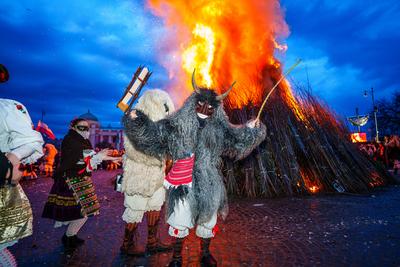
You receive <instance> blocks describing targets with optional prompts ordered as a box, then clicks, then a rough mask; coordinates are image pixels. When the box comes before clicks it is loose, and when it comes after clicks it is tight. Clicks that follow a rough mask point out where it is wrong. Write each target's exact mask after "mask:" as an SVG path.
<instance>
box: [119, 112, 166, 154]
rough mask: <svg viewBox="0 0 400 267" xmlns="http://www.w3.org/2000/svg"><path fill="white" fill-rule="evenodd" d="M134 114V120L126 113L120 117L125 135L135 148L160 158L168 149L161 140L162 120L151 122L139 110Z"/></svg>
mask: <svg viewBox="0 0 400 267" xmlns="http://www.w3.org/2000/svg"><path fill="white" fill-rule="evenodd" d="M136 114H137V116H138V117H137V118H136V119H134V120H133V119H132V118H131V117H130V116H129V115H128V114H125V115H124V116H123V117H122V124H123V126H124V128H125V135H126V136H127V137H128V139H129V141H130V142H131V143H132V144H133V145H134V147H135V148H136V149H137V150H139V151H141V152H143V153H145V154H148V155H150V156H153V157H157V158H161V157H162V156H163V155H164V154H165V153H166V152H167V150H168V147H167V142H164V141H163V139H164V138H163V137H164V136H163V133H165V131H162V126H163V125H162V124H163V120H161V121H158V122H153V121H151V120H150V119H149V118H148V117H147V115H146V114H144V113H143V112H141V111H140V110H136Z"/></svg>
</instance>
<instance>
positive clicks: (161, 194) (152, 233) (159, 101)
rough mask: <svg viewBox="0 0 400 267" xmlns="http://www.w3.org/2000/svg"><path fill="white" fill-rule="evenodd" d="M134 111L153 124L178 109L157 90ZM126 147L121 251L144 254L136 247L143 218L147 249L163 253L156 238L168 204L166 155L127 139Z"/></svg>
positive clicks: (162, 92)
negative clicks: (141, 148) (147, 151)
mask: <svg viewBox="0 0 400 267" xmlns="http://www.w3.org/2000/svg"><path fill="white" fill-rule="evenodd" d="M135 108H136V109H138V110H140V111H141V112H143V113H144V114H146V115H147V116H148V118H149V119H150V120H151V121H159V120H160V119H163V118H164V117H165V116H167V115H168V114H170V113H171V112H173V111H174V110H175V107H174V103H173V102H172V100H171V98H170V96H169V95H168V94H167V93H166V92H165V91H162V90H158V89H154V90H148V91H146V92H145V93H144V94H143V95H142V96H141V97H140V98H139V100H138V103H137V105H136V107H135ZM124 147H125V159H124V164H123V169H124V179H123V180H122V192H124V196H125V199H124V205H125V212H124V214H123V215H122V219H123V220H124V221H125V222H126V223H127V224H126V227H125V237H124V241H123V244H122V246H121V251H122V252H123V253H127V254H129V255H141V254H144V252H145V251H143V249H140V248H139V247H138V246H136V244H135V241H136V234H135V232H136V228H137V225H138V223H140V222H141V221H142V219H143V216H144V215H146V217H147V224H148V238H147V247H146V250H147V252H150V253H152V252H157V251H161V250H163V249H166V247H165V246H162V245H161V244H160V243H159V242H158V240H157V238H156V236H157V225H158V222H159V219H160V210H161V207H162V205H163V204H164V201H165V189H164V187H163V180H164V176H165V167H166V160H165V156H164V155H163V156H162V157H154V156H150V155H146V154H144V153H143V152H140V151H138V150H136V149H135V148H134V147H133V146H132V144H131V143H130V142H129V139H128V138H126V136H124Z"/></svg>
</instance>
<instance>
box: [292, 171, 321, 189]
mask: <svg viewBox="0 0 400 267" xmlns="http://www.w3.org/2000/svg"><path fill="white" fill-rule="evenodd" d="M300 176H301V178H302V180H303V182H304V186H305V189H307V191H308V192H309V193H310V194H315V193H318V192H319V191H321V190H322V184H321V183H320V182H319V181H318V180H316V179H312V178H311V177H312V175H310V174H308V173H307V172H306V171H305V170H304V169H300ZM298 186H299V183H298Z"/></svg>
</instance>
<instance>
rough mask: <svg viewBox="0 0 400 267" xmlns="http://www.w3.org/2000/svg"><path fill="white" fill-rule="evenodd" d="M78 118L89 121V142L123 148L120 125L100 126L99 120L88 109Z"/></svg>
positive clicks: (93, 144) (96, 145)
mask: <svg viewBox="0 0 400 267" xmlns="http://www.w3.org/2000/svg"><path fill="white" fill-rule="evenodd" d="M79 118H82V119H85V120H87V121H88V123H89V128H90V137H89V139H90V143H91V144H92V146H93V147H94V148H95V147H100V146H106V145H107V144H109V145H110V146H111V147H112V148H116V149H118V150H121V149H123V147H124V144H123V142H124V141H123V130H122V127H112V126H111V125H109V126H107V127H102V126H101V124H100V122H99V120H98V119H97V117H96V116H94V115H93V114H92V113H91V112H90V111H89V110H88V112H87V113H85V114H82V115H80V116H79Z"/></svg>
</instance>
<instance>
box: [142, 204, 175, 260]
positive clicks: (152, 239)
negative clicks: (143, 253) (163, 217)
mask: <svg viewBox="0 0 400 267" xmlns="http://www.w3.org/2000/svg"><path fill="white" fill-rule="evenodd" d="M159 220H160V212H159V211H149V212H147V223H148V237H147V247H146V250H147V252H148V253H150V254H152V253H157V252H163V251H168V250H171V249H172V246H168V245H164V244H162V243H160V242H159V240H158V239H157V228H158V222H159Z"/></svg>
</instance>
